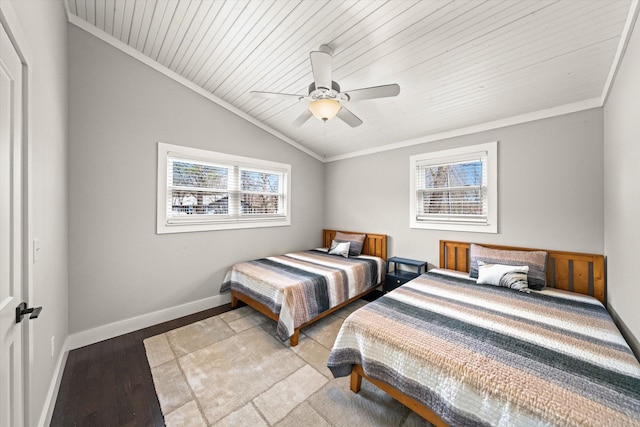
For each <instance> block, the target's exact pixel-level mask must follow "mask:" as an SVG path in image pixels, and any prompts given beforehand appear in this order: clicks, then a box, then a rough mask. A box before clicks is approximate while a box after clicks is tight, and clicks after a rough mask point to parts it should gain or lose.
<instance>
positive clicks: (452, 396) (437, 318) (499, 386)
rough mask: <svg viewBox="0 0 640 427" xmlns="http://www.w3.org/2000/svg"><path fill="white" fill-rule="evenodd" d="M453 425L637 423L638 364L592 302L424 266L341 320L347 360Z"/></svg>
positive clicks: (341, 358) (342, 354)
mask: <svg viewBox="0 0 640 427" xmlns="http://www.w3.org/2000/svg"><path fill="white" fill-rule="evenodd" d="M354 364H357V365H361V366H362V367H363V370H364V372H365V374H367V375H368V376H369V377H371V378H373V379H377V380H381V381H384V382H386V383H388V384H390V385H392V386H393V387H394V388H396V389H397V390H399V391H401V392H402V393H404V394H405V395H407V396H409V397H412V398H414V399H416V400H418V401H419V402H421V403H423V404H424V405H425V406H427V407H428V408H430V409H432V410H433V411H434V412H435V413H436V414H437V415H438V416H439V417H440V418H442V419H443V420H444V421H445V422H446V423H448V424H449V425H452V426H462V425H464V426H469V425H501V426H525V425H526V426H548V425H556V426H589V425H591V426H605V425H607V426H639V425H640V363H638V360H637V359H636V358H635V357H634V355H633V353H632V352H631V350H630V349H629V346H628V345H627V344H626V342H625V341H624V339H623V337H622V336H621V334H620V332H619V331H618V329H617V328H616V326H615V324H614V323H613V321H612V320H611V317H610V316H609V314H608V313H607V311H606V309H605V308H604V307H603V306H602V304H600V302H598V301H597V300H595V299H593V298H591V297H588V296H583V295H578V294H573V293H569V292H563V291H559V290H554V289H547V290H543V291H540V292H536V291H533V292H531V293H525V292H518V291H515V290H513V289H508V288H500V287H495V286H490V285H476V284H475V283H473V282H471V283H470V282H469V279H466V278H462V277H455V276H449V275H447V274H444V272H439V273H431V272H430V273H427V274H425V275H422V276H420V277H419V278H417V279H415V280H413V281H411V282H409V283H407V284H405V285H403V286H401V287H399V288H397V289H396V290H394V291H393V292H390V293H388V294H386V295H385V296H383V297H381V298H379V299H378V300H376V301H375V302H372V303H370V304H368V305H367V306H365V307H363V308H361V309H359V310H357V311H356V312H354V313H353V314H352V315H351V316H349V317H348V318H347V319H346V320H345V322H344V324H343V326H342V329H341V330H340V333H339V334H338V337H337V338H336V342H335V344H334V347H333V350H332V351H331V353H330V356H329V361H328V366H329V368H330V369H331V371H332V373H333V375H334V376H336V377H340V376H346V375H349V374H350V372H351V368H352V365H354Z"/></svg>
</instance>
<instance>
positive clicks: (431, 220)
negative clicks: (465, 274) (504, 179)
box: [411, 142, 497, 232]
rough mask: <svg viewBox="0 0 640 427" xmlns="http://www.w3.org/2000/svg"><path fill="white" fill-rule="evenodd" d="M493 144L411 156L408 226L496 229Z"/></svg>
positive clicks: (463, 229) (469, 229)
mask: <svg viewBox="0 0 640 427" xmlns="http://www.w3.org/2000/svg"><path fill="white" fill-rule="evenodd" d="M496 145H497V144H496V143H495V142H494V143H489V144H482V145H477V146H471V147H463V148H459V149H453V150H445V151H441V152H433V153H425V154H422V155H417V156H412V157H411V165H412V168H413V172H412V182H411V203H412V208H411V226H412V227H413V228H434V229H442V230H461V231H483V232H497V225H496V221H497V213H496V212H495V211H496V206H497V203H496V200H495V199H496V198H497V195H496V188H495V187H496V185H495V182H496V176H495V175H496V172H495V170H496V165H495V163H496V158H497V155H496V151H497V150H496ZM490 178H491V179H490ZM494 230H496V231H494Z"/></svg>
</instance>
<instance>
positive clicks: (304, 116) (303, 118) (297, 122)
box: [292, 110, 313, 127]
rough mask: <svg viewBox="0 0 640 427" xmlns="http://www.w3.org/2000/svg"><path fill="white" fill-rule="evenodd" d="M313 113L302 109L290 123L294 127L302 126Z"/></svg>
mask: <svg viewBox="0 0 640 427" xmlns="http://www.w3.org/2000/svg"><path fill="white" fill-rule="evenodd" d="M312 115H313V114H311V111H309V110H306V111H303V112H302V114H300V115H299V116H298V118H297V119H295V120H294V121H293V123H292V125H293V126H295V127H300V126H302V125H303V124H304V123H305V122H306V121H307V120H309V118H310V117H311V116H312Z"/></svg>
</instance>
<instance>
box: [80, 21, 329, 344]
mask: <svg viewBox="0 0 640 427" xmlns="http://www.w3.org/2000/svg"><path fill="white" fill-rule="evenodd" d="M68 31H69V72H70V74H69V92H70V116H71V118H72V120H71V124H70V150H69V224H70V230H69V232H70V238H69V245H70V289H69V303H70V311H69V329H70V331H71V333H77V332H80V331H86V330H92V329H93V328H100V327H104V326H105V325H109V324H112V323H114V322H119V321H123V320H127V319H132V318H134V317H136V316H145V315H148V314H149V313H154V312H158V311H160V310H167V309H171V308H172V307H176V306H180V305H182V304H190V303H193V302H198V301H202V300H205V301H208V300H207V299H210V298H211V297H213V296H216V295H218V294H219V288H220V285H221V283H222V279H223V276H224V273H225V271H226V269H227V268H228V267H229V266H230V265H231V264H233V263H234V262H237V261H244V260H247V259H252V258H256V257H261V256H265V255H273V254H276V253H282V252H286V251H292V250H302V249H307V248H309V247H311V246H314V245H319V244H320V243H321V230H322V215H323V213H322V203H323V201H322V195H323V191H324V190H323V185H324V168H323V164H322V163H321V162H319V161H317V160H316V159H313V158H312V157H310V156H308V155H306V154H304V153H302V152H301V151H299V150H297V149H295V148H293V147H292V146H291V145H289V144H287V143H284V142H282V141H280V140H279V139H277V138H275V137H274V136H272V135H270V134H268V133H266V132H264V131H263V130H261V129H259V128H257V127H255V126H253V125H251V124H250V123H248V122H247V121H245V120H243V119H241V118H239V117H237V116H235V115H233V114H232V113H230V112H228V111H227V110H225V109H223V108H221V107H219V106H217V105H215V104H213V103H212V102H211V101H209V100H207V99H205V98H204V97H202V96H200V95H198V94H196V93H194V92H192V91H190V90H187V89H186V88H185V87H183V86H182V85H180V84H178V83H176V82H175V81H173V80H171V79H169V78H167V77H166V76H164V75H162V74H160V73H159V72H157V71H154V70H152V69H151V68H149V67H147V66H146V65H143V64H142V63H140V62H138V61H137V60H136V59H134V58H132V57H130V56H128V55H126V54H124V53H123V52H121V51H119V50H117V49H115V48H113V47H112V46H110V45H108V44H106V43H105V42H103V41H101V40H98V39H97V38H95V37H93V36H91V35H89V34H88V33H86V32H84V31H83V30H81V29H79V28H77V27H75V26H73V25H69V27H68ZM159 141H161V142H166V143H171V144H177V145H186V146H190V147H195V148H202V149H209V150H213V151H220V152H225V153H230V154H235V155H241V156H248V157H254V158H259V159H264V160H271V161H277V162H283V163H289V164H291V165H292V193H293V194H292V205H293V208H292V225H291V226H290V227H272V228H256V229H245V230H226V231H210V232H200V233H179V234H165V235H157V234H156V224H155V218H156V167H157V142H159Z"/></svg>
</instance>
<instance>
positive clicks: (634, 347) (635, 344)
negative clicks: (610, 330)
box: [607, 305, 640, 360]
mask: <svg viewBox="0 0 640 427" xmlns="http://www.w3.org/2000/svg"><path fill="white" fill-rule="evenodd" d="M607 310H609V314H611V317H612V318H613V321H614V322H615V323H616V325H617V326H618V329H620V332H622V336H623V337H624V339H625V340H626V341H627V344H629V347H631V351H633V354H635V355H636V358H637V359H638V360H640V341H638V339H637V338H636V337H635V336H634V335H633V333H632V332H631V330H630V329H629V328H628V327H627V325H625V323H624V322H623V321H622V319H621V318H620V316H618V313H617V312H616V311H615V310H614V309H613V307H611V305H609V306H607Z"/></svg>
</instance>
